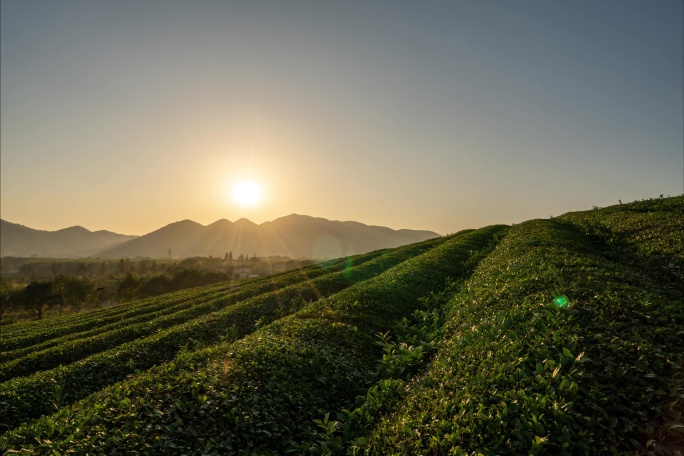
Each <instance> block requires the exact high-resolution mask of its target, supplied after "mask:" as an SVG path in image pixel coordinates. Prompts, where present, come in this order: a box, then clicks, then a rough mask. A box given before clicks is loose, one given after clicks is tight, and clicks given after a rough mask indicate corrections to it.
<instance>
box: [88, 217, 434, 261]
mask: <svg viewBox="0 0 684 456" xmlns="http://www.w3.org/2000/svg"><path fill="white" fill-rule="evenodd" d="M438 236H439V234H437V233H434V232H432V231H416V230H393V229H390V228H387V227H382V226H369V225H364V224H363V223H359V222H340V221H332V220H327V219H324V218H316V217H309V216H306V215H297V214H292V215H288V216H286V217H281V218H279V219H276V220H273V221H271V222H265V223H262V224H261V225H257V224H255V223H253V222H251V221H249V220H247V219H239V220H237V221H235V222H231V221H229V220H225V219H221V220H218V221H216V222H214V223H212V224H210V225H207V226H203V225H200V224H199V223H196V222H193V221H191V220H183V221H180V222H176V223H172V224H170V225H167V226H165V227H163V228H160V229H158V230H156V231H153V232H152V233H149V234H146V235H144V236H140V237H138V238H135V239H131V240H129V241H127V242H125V243H122V244H119V245H117V246H113V247H111V248H107V249H104V250H103V251H101V252H99V254H98V256H103V257H138V256H141V257H152V258H158V257H163V256H167V255H168V254H169V249H171V255H172V256H173V257H189V256H209V255H213V256H223V255H225V254H226V253H227V252H231V251H232V252H233V256H234V257H236V258H237V257H238V256H239V255H241V254H244V255H248V256H253V255H254V254H256V255H257V256H272V255H283V256H289V257H293V258H301V257H305V258H319V259H322V258H339V257H343V256H347V255H355V254H359V253H365V252H369V251H372V250H377V249H382V248H389V247H398V246H401V245H406V244H412V243H414V242H420V241H424V240H426V239H430V238H434V237H438Z"/></svg>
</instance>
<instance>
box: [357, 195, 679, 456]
mask: <svg viewBox="0 0 684 456" xmlns="http://www.w3.org/2000/svg"><path fill="white" fill-rule="evenodd" d="M682 233H684V199H683V198H670V199H661V200H653V201H645V202H638V203H633V204H629V205H623V206H615V207H612V208H608V209H605V210H595V211H588V212H581V213H573V214H566V215H564V216H562V217H559V218H557V219H553V220H535V221H530V222H527V223H523V224H521V225H517V226H514V227H513V228H512V229H511V230H510V232H509V233H508V235H507V236H506V238H505V239H504V240H503V241H502V242H501V243H500V245H499V246H498V247H497V249H496V250H495V251H494V252H493V253H492V254H491V255H490V256H489V257H488V258H487V259H486V260H484V261H483V262H482V263H481V264H480V266H479V267H478V268H477V269H476V271H475V272H474V274H473V275H472V277H471V278H470V280H468V281H467V283H466V284H465V286H464V287H463V289H462V290H461V291H460V292H459V293H457V294H456V295H455V296H454V297H453V299H452V300H451V301H450V303H449V312H450V315H449V318H448V322H447V323H446V325H445V327H444V337H443V341H442V344H441V346H440V348H439V351H438V353H437V355H436V357H435V359H434V362H433V363H432V365H431V366H430V367H429V368H428V369H427V370H426V371H425V373H424V374H423V375H421V376H418V377H417V378H415V379H414V380H413V381H410V382H408V384H407V386H406V388H397V390H398V391H401V393H399V394H397V395H395V396H392V397H391V399H390V400H388V403H389V404H390V407H391V409H392V411H391V412H390V413H386V414H383V415H382V416H381V417H380V421H379V424H377V426H376V427H375V428H374V429H373V430H372V434H371V436H370V438H369V443H368V444H367V446H366V450H368V451H370V452H371V453H373V454H388V453H404V454H427V453H434V454H460V453H464V454H475V453H477V452H481V453H483V454H528V453H529V454H613V453H616V454H636V453H639V454H640V452H644V453H645V452H646V451H647V450H660V451H664V452H665V453H664V454H674V453H670V452H667V450H666V449H668V448H669V450H670V451H674V450H675V449H680V451H681V448H682V442H684V438H683V437H684V433H683V431H684V425H683V424H682V421H683V419H682V418H683V417H682V412H683V408H684V407H683V405H684V388H683V383H682V380H683V379H682V361H683V360H684V359H683V357H684V286H683V285H682V284H683V283H684V282H683V281H682V279H683V278H684V277H683V275H682V272H683V271H684V245H683V243H684V236H683V235H682ZM564 297H565V298H567V307H564V305H565V303H566V299H565V298H564ZM554 298H555V299H554Z"/></svg>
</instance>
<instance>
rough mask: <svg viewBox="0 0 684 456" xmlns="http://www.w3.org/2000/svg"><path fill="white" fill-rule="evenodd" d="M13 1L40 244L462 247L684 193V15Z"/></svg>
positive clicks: (26, 181) (531, 5)
mask: <svg viewBox="0 0 684 456" xmlns="http://www.w3.org/2000/svg"><path fill="white" fill-rule="evenodd" d="M1 5H2V11H1V20H2V23H1V27H0V33H1V39H0V46H1V53H0V58H1V65H0V71H1V80H0V91H1V96H0V106H1V130H0V140H1V148H0V160H1V206H0V215H1V216H2V218H3V219H4V220H8V221H11V222H14V223H21V224H23V225H27V226H30V227H32V228H38V229H47V230H55V229H60V228H65V227H68V226H72V225H82V226H84V227H86V228H88V229H90V230H99V229H108V230H112V231H116V232H119V233H124V234H145V233H147V232H150V231H152V230H155V229H157V228H160V227H162V226H164V225H166V224H168V223H171V222H174V221H178V220H182V219H192V220H195V221H197V222H199V223H202V224H208V223H211V222H214V221H216V220H218V219H221V218H227V219H229V220H233V221H234V220H236V219H239V218H241V217H246V218H249V219H250V220H252V221H254V222H257V223H261V222H264V221H267V220H273V219H275V218H278V217H281V216H284V215H288V214H291V213H298V214H306V215H312V216H318V217H325V218H329V219H333V220H356V221H360V222H363V223H367V224H374V225H384V226H389V227H392V228H395V229H396V228H413V229H430V230H433V231H437V232H439V233H441V234H445V233H451V232H455V231H458V230H460V229H463V228H477V227H481V226H484V225H487V224H493V223H516V222H520V221H523V220H527V219H530V218H538V217H541V218H548V217H549V215H559V214H561V213H564V212H567V211H571V210H583V209H590V208H591V207H592V206H594V205H596V206H605V205H610V204H616V203H617V202H618V199H622V200H623V201H625V202H626V201H632V200H635V199H642V198H649V197H657V196H659V195H660V194H665V195H668V194H671V195H679V194H682V193H684V113H683V111H684V95H683V89H684V87H683V86H684V68H683V67H684V57H683V56H684V50H683V42H684V37H683V32H682V27H683V26H682V24H683V22H684V13H683V5H684V2H682V1H680V0H659V1H642V0H639V1H628V0H614V1H610V0H600V1H594V0H580V1H572V2H570V1H547V0H539V1H526V0H520V1H514V2H513V1H504V0H501V1H495V0H488V1H444V2H441V1H440V2H437V1H425V2H416V1H394V0H392V1H390V0H387V1H372V0H371V1H344V2H343V1H338V2H332V1H325V2H319V1H313V0H311V1H297V0H288V1H249V2H248V1H218V0H215V1H212V0H202V1H184V2H182V1H167V0H163V1H161V0H159V1H157V0H130V1H129V0H116V1H114V0H109V1H98V0H44V1H36V0H2V3H1ZM244 179H249V180H251V181H253V182H254V183H257V184H258V185H259V186H260V187H261V191H262V194H263V195H262V200H261V202H260V203H257V204H254V205H253V206H249V207H246V206H241V205H239V204H237V203H236V202H235V201H234V200H233V199H232V198H231V188H232V186H233V185H234V184H235V183H236V182H238V181H241V180H244Z"/></svg>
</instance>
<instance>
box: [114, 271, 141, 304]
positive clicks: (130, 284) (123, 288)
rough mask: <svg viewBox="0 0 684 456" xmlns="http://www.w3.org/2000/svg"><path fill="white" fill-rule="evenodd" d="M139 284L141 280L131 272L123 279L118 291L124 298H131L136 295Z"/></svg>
mask: <svg viewBox="0 0 684 456" xmlns="http://www.w3.org/2000/svg"><path fill="white" fill-rule="evenodd" d="M139 286H140V282H139V281H138V279H136V278H135V277H133V274H130V273H129V274H128V275H127V276H126V278H124V279H123V280H122V281H121V283H120V284H119V286H118V287H117V289H116V291H117V293H118V294H119V296H121V297H122V298H124V299H130V298H132V297H133V296H135V294H136V292H137V291H138V287H139Z"/></svg>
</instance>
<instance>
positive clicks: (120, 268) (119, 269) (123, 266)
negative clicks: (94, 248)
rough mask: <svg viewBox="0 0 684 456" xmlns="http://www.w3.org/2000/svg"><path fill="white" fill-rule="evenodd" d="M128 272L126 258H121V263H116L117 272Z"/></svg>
mask: <svg viewBox="0 0 684 456" xmlns="http://www.w3.org/2000/svg"><path fill="white" fill-rule="evenodd" d="M125 272H126V263H125V262H124V259H123V258H121V261H119V264H117V265H116V273H117V274H123V273H125Z"/></svg>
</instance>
